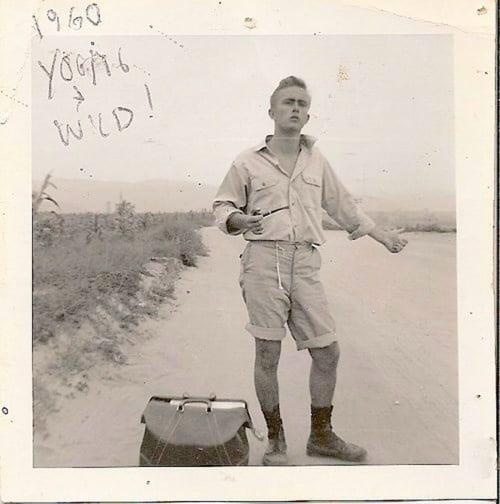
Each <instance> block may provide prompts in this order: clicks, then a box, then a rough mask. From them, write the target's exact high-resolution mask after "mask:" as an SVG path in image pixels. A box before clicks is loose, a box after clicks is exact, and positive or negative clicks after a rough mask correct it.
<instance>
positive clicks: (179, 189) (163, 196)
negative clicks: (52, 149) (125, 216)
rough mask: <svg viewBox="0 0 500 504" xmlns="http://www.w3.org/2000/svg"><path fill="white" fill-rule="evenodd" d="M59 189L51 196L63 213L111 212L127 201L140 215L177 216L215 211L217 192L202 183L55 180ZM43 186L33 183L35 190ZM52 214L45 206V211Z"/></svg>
mask: <svg viewBox="0 0 500 504" xmlns="http://www.w3.org/2000/svg"><path fill="white" fill-rule="evenodd" d="M51 182H52V183H54V184H55V185H56V187H57V189H54V188H52V187H51V188H49V189H48V190H47V192H48V193H49V194H50V196H52V197H53V198H54V199H55V200H56V201H57V203H58V204H59V206H60V211H61V212H62V213H83V212H96V213H101V212H108V211H111V212H112V211H113V210H114V208H115V204H116V203H118V202H119V201H120V198H123V199H125V200H127V201H130V202H131V203H132V204H133V205H135V210H136V212H175V211H188V210H201V209H204V208H211V206H212V200H213V197H214V195H215V193H216V191H217V188H216V187H214V186H208V185H205V184H202V183H195V182H183V181H172V180H148V181H145V182H136V183H130V182H103V181H98V180H95V181H94V180H68V179H51ZM40 185H41V182H40V181H34V182H33V190H38V189H39V188H40ZM48 209H50V210H52V209H53V207H52V206H51V205H50V203H48V202H44V204H43V205H42V208H41V210H42V211H43V210H48Z"/></svg>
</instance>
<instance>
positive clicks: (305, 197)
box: [300, 172, 321, 209]
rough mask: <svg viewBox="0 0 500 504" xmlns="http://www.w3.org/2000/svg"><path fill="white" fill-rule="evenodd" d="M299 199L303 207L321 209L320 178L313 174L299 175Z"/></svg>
mask: <svg viewBox="0 0 500 504" xmlns="http://www.w3.org/2000/svg"><path fill="white" fill-rule="evenodd" d="M301 182H302V183H301V187H300V198H301V200H302V203H303V205H304V206H305V207H309V208H315V209H320V208H321V177H320V176H319V175H316V174H315V173H304V172H302V174H301Z"/></svg>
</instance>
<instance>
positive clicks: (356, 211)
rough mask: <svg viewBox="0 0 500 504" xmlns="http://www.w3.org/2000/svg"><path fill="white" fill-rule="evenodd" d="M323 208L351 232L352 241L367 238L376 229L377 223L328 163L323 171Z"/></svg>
mask: <svg viewBox="0 0 500 504" xmlns="http://www.w3.org/2000/svg"><path fill="white" fill-rule="evenodd" d="M322 206H323V208H324V209H325V210H326V212H327V213H328V215H329V216H330V217H332V218H333V219H335V221H337V223H338V224H339V225H340V226H341V227H342V228H343V229H345V230H346V231H348V232H349V239H351V240H356V239H357V238H361V237H362V236H365V235H366V234H368V233H369V232H370V231H371V230H372V229H373V228H374V227H375V222H374V221H373V220H372V219H370V217H368V215H366V214H365V213H364V212H363V210H361V208H360V207H359V206H358V205H357V204H356V202H355V201H354V198H353V197H352V196H351V194H350V193H349V192H348V191H347V189H346V188H345V187H344V186H343V184H342V182H341V181H340V180H339V179H338V177H337V175H336V174H335V173H334V171H333V170H332V168H331V166H330V165H329V164H328V162H326V161H325V168H324V170H323V193H322Z"/></svg>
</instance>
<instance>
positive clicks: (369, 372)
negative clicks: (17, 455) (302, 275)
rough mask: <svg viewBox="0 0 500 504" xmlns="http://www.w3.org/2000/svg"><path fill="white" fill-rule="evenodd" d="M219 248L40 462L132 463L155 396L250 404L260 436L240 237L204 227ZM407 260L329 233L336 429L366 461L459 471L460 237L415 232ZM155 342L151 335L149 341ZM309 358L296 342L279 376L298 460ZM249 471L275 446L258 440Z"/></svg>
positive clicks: (76, 410)
mask: <svg viewBox="0 0 500 504" xmlns="http://www.w3.org/2000/svg"><path fill="white" fill-rule="evenodd" d="M203 234H204V241H205V243H206V244H207V245H208V246H209V248H210V250H211V252H210V256H209V257H207V258H202V259H201V260H200V265H199V267H198V268H191V269H189V270H186V271H185V272H184V273H183V277H182V280H180V281H179V283H178V284H177V286H176V293H177V300H176V301H175V302H174V303H173V304H171V305H168V306H165V307H164V309H163V310H162V316H161V317H160V318H159V319H158V320H150V321H147V322H144V323H143V324H142V325H141V326H140V327H139V331H138V333H137V343H136V344H135V345H132V346H130V349H129V363H128V364H127V365H125V366H112V365H110V366H109V367H108V368H106V369H101V370H96V371H95V372H94V373H93V376H91V381H90V388H89V391H88V392H87V393H81V394H79V395H77V396H76V397H75V398H73V399H71V400H68V401H67V403H66V407H63V408H62V409H61V410H60V411H59V412H58V413H56V414H54V415H52V416H51V417H50V418H49V420H48V424H47V425H48V431H49V435H48V437H47V438H46V439H43V440H42V439H37V440H36V443H35V453H34V455H35V465H36V466H38V467H43V466H46V467H48V466H52V467H54V466H58V467H68V466H72V467H81V466H87V467H88V466H92V467H102V466H133V465H137V462H138V450H139V445H140V441H141V438H142V433H143V427H142V426H141V424H140V422H139V421H140V416H141V413H142V411H143V409H144V406H145V405H146V403H147V401H148V399H149V397H150V396H151V395H179V394H182V393H183V392H189V393H190V394H193V395H207V394H209V393H210V392H216V393H217V395H218V396H220V397H234V398H240V397H241V398H244V399H246V400H247V401H248V403H249V406H250V411H251V414H252V417H253V420H254V423H255V424H256V425H257V427H258V428H260V430H265V429H264V421H263V418H262V415H261V413H260V410H259V407H258V404H257V401H256V398H255V393H254V390H253V378H252V367H253V340H252V337H251V336H250V335H249V334H247V333H246V332H245V331H244V325H245V323H246V322H247V314H246V310H245V308H244V305H243V301H242V298H241V295H240V291H239V286H238V282H237V279H238V273H239V259H238V256H239V253H240V251H241V250H242V248H243V246H244V242H243V240H241V239H239V238H232V237H227V236H224V235H222V233H220V232H219V231H218V230H216V229H215V228H208V229H205V230H204V231H203ZM408 238H409V240H410V244H409V245H408V247H407V249H405V251H404V252H403V253H402V254H399V255H391V254H389V253H388V252H386V251H385V250H384V249H383V248H382V247H381V246H380V245H378V244H377V243H375V242H373V241H372V240H369V239H368V238H365V239H362V240H359V241H357V242H350V241H348V240H347V239H346V235H345V234H344V233H342V232H334V231H330V232H327V239H328V241H327V244H326V245H324V246H323V247H321V254H322V257H323V268H322V275H323V280H324V283H325V288H326V291H327V294H328V296H329V300H330V304H331V308H332V312H333V314H334V317H335V320H336V323H337V328H338V336H339V341H340V345H341V351H342V355H341V363H340V367H339V379H338V385H337V392H336V396H335V410H334V424H335V428H336V431H337V432H338V433H339V434H340V435H341V436H343V437H345V438H346V439H349V440H352V441H354V442H357V443H359V444H362V445H363V446H365V447H366V448H367V449H368V452H369V458H368V460H367V461H366V463H368V464H454V463H458V401H457V334H456V280H455V278H456V276H455V235H454V234H436V233H422V234H410V235H409V236H408ZM146 336H147V338H146ZM309 361H310V359H309V355H308V354H307V352H297V351H296V350H295V346H294V344H293V342H292V340H291V338H290V336H289V335H288V336H287V339H286V340H285V343H284V346H283V352H282V361H281V364H280V370H279V376H280V383H281V398H282V401H281V402H282V413H283V416H284V421H285V430H286V432H287V440H288V444H289V461H290V464H291V465H305V464H326V463H328V464H336V463H340V462H339V461H336V460H328V459H319V458H318V459H316V458H311V457H308V456H307V455H306V454H305V443H306V440H307V436H308V429H309V418H308V417H309V397H308V394H309V392H308V371H309ZM250 443H251V459H250V463H251V464H252V465H258V464H260V460H261V457H262V453H263V451H264V447H265V444H264V443H262V442H259V441H257V440H256V439H254V438H253V436H251V435H250Z"/></svg>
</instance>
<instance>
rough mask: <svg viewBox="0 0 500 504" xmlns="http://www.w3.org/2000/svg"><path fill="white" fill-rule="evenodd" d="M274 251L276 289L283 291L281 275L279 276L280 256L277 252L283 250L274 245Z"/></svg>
mask: <svg viewBox="0 0 500 504" xmlns="http://www.w3.org/2000/svg"><path fill="white" fill-rule="evenodd" d="M275 250H276V271H277V273H278V288H279V289H281V290H283V285H282V284H281V274H280V254H279V251H280V250H284V249H282V248H281V247H280V246H279V245H278V244H277V243H276V247H275Z"/></svg>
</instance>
